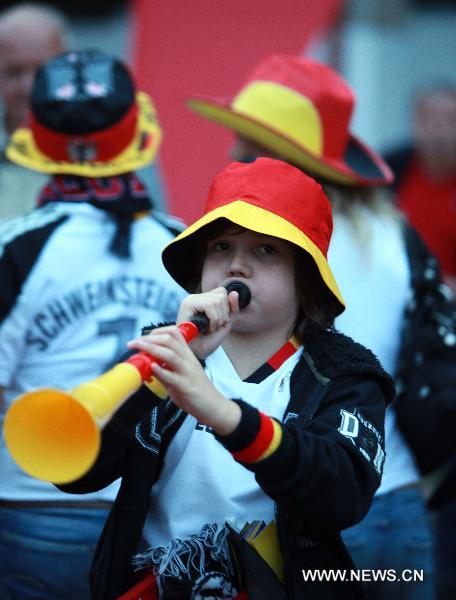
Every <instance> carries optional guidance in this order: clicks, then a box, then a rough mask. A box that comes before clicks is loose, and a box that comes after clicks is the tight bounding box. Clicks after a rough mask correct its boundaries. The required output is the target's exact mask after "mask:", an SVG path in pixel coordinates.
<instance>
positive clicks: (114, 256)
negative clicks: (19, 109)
mask: <svg viewBox="0 0 456 600" xmlns="http://www.w3.org/2000/svg"><path fill="white" fill-rule="evenodd" d="M30 102H31V104H30V115H29V119H28V122H27V123H26V124H24V125H23V126H20V127H19V128H18V129H17V130H16V131H15V132H14V133H13V135H12V137H11V140H10V144H9V146H8V148H7V155H8V158H9V159H10V160H11V161H14V162H16V163H17V164H19V165H21V166H22V167H23V168H24V170H25V169H35V170H37V171H40V172H42V173H45V174H47V178H48V184H47V185H45V186H44V188H43V190H42V191H41V193H40V195H39V197H38V198H37V204H38V207H37V208H35V209H33V210H32V211H31V212H30V213H28V214H27V215H23V216H20V217H17V218H14V219H10V220H8V221H7V222H5V223H4V224H2V225H0V280H1V282H2V285H1V287H0V387H1V390H0V396H1V398H0V399H1V401H2V402H1V415H2V418H3V415H4V413H5V412H6V410H7V409H8V407H9V406H10V405H11V404H12V403H13V402H14V400H15V399H16V398H17V397H19V396H21V395H22V394H23V393H24V392H27V391H30V390H35V389H39V388H57V389H63V390H71V389H72V388H74V387H75V386H76V385H78V384H80V383H83V382H85V381H89V380H92V379H94V378H95V377H97V376H98V375H100V374H101V373H103V372H104V371H106V370H107V369H109V368H110V367H111V366H112V365H113V364H114V363H115V362H116V361H117V360H118V359H119V357H120V355H121V354H122V353H123V352H124V347H125V343H126V341H127V340H128V339H130V338H131V337H132V336H134V335H135V334H136V333H138V332H139V331H140V328H141V326H142V324H143V323H144V322H147V321H149V320H150V319H151V318H152V319H154V320H157V321H163V320H167V321H169V320H171V319H174V318H175V316H176V314H177V309H178V306H179V303H180V300H181V298H182V296H183V290H182V289H181V288H180V287H179V286H178V285H177V284H176V283H175V282H174V281H173V280H172V279H171V277H170V276H169V275H168V273H167V272H166V271H165V269H164V267H163V265H162V264H161V260H160V256H161V250H162V248H163V247H164V246H165V245H166V244H167V243H168V242H169V241H170V240H172V239H173V237H174V235H175V234H176V233H177V231H178V230H179V229H181V228H182V227H181V224H180V223H178V222H177V221H176V220H173V219H171V218H169V217H167V216H165V215H161V214H158V213H156V212H155V211H154V210H153V203H152V201H151V199H150V198H149V196H148V193H147V191H146V190H145V188H144V186H143V185H142V182H141V181H140V179H139V178H138V177H137V176H136V174H135V170H136V169H138V168H140V167H143V166H145V165H147V164H149V163H150V162H151V161H153V160H154V158H155V156H156V153H157V151H158V148H159V146H160V142H161V137H162V133H161V129H160V125H159V123H158V120H157V115H156V112H155V109H154V107H153V104H152V101H151V99H150V98H149V97H148V96H147V95H146V94H144V93H143V92H139V91H137V90H136V88H135V85H134V81H133V79H132V76H131V74H130V71H129V70H128V68H127V67H126V66H125V65H124V63H123V62H121V61H119V60H117V59H114V58H113V57H111V56H109V55H106V54H105V53H103V52H100V51H97V50H80V51H77V52H76V51H72V52H68V53H65V54H61V55H58V56H57V57H55V58H54V59H52V60H50V61H48V62H47V63H45V65H44V66H42V67H41V68H40V69H39V70H38V71H37V74H36V78H35V83H34V86H33V89H32V94H31V101H30ZM0 477H1V481H2V488H1V492H0V596H1V597H2V598H21V600H32V599H33V600H37V599H41V600H51V599H55V600H57V599H58V600H61V598H67V599H68V600H70V599H71V600H81V599H82V598H88V597H89V588H88V569H89V565H90V562H91V558H92V555H93V551H94V548H95V545H96V542H97V540H98V538H99V536H100V533H101V530H102V528H103V526H104V523H105V520H106V516H107V514H108V512H109V509H110V507H111V505H112V502H113V500H114V498H115V495H116V492H117V490H118V483H116V482H114V483H113V484H112V485H111V486H109V487H106V488H105V489H101V488H104V487H105V486H103V485H100V487H99V488H97V490H94V493H93V494H91V495H88V496H78V497H73V498H71V497H69V496H68V495H67V494H64V493H62V492H60V491H59V490H58V489H57V488H55V487H54V486H53V485H52V484H51V483H48V482H45V481H39V480H37V479H33V478H32V477H29V476H28V475H26V473H25V472H23V471H22V470H21V469H20V468H19V467H18V466H17V465H16V463H15V462H14V461H13V459H12V457H11V456H10V455H9V453H8V451H7V448H6V446H5V441H4V439H3V438H2V441H1V445H0Z"/></svg>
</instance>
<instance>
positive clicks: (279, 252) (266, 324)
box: [201, 227, 298, 335]
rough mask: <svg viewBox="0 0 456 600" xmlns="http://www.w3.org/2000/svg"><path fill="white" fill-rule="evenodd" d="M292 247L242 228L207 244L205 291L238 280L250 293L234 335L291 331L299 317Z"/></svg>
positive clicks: (281, 241)
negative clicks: (249, 298)
mask: <svg viewBox="0 0 456 600" xmlns="http://www.w3.org/2000/svg"><path fill="white" fill-rule="evenodd" d="M294 255H295V253H294V250H293V246H292V245H291V244H289V243H288V242H286V241H284V240H281V239H279V238H276V237H273V236H268V235H263V234H261V233H256V232H254V231H251V230H249V229H243V228H239V227H232V228H227V229H226V230H225V231H224V232H222V233H221V234H219V235H217V237H215V238H213V239H211V240H210V241H208V242H207V249H206V257H205V260H204V263H203V271H202V278H201V289H202V291H203V292H206V291H208V290H211V289H213V288H215V287H219V286H226V285H227V284H228V283H229V282H230V281H232V280H234V279H236V280H240V281H243V282H245V283H246V284H247V285H248V286H249V288H250V291H251V292H252V300H251V302H250V304H249V306H248V307H247V308H246V309H244V310H243V311H241V312H240V313H239V314H237V315H236V317H235V319H234V322H233V327H232V331H242V332H252V333H259V332H265V331H271V333H272V332H273V331H281V332H286V331H288V332H289V335H291V333H292V332H293V328H294V326H295V322H296V317H297V313H298V295H297V290H296V284H295V260H294Z"/></svg>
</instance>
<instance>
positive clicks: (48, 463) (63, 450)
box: [3, 281, 251, 484]
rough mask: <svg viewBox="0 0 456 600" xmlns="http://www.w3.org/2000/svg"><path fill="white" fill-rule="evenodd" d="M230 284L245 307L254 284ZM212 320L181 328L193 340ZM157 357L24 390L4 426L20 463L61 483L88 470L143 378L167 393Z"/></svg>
mask: <svg viewBox="0 0 456 600" xmlns="http://www.w3.org/2000/svg"><path fill="white" fill-rule="evenodd" d="M226 289H227V291H228V293H229V292H232V291H236V292H238V294H239V307H240V308H241V309H242V308H245V307H246V306H247V305H248V304H249V302H250V298H251V295H250V290H249V288H248V287H247V286H246V285H245V284H244V283H242V282H241V281H232V282H230V283H229V284H228V285H227V286H226ZM208 325H209V320H208V318H207V317H206V315H205V314H204V313H197V314H196V315H195V316H194V317H193V318H192V319H191V320H190V321H186V322H185V323H181V324H180V325H179V329H180V331H181V333H182V335H183V336H184V338H185V340H186V341H187V342H190V341H191V340H192V339H193V338H195V337H196V336H197V335H198V334H199V333H203V332H204V331H205V330H206V329H207V327H208ZM154 362H155V359H154V357H153V356H151V355H150V354H147V353H146V352H137V353H136V354H133V355H132V356H130V358H128V359H127V360H126V361H124V362H121V363H118V364H117V365H115V366H114V367H113V368H112V369H110V370H109V371H107V372H106V373H104V374H102V375H100V377H97V378H96V379H93V380H92V381H89V382H86V383H82V384H81V385H78V386H77V387H76V388H74V389H73V390H71V391H70V392H65V391H61V390H56V389H51V388H43V389H39V390H36V391H33V392H28V393H26V394H23V395H22V396H20V397H19V398H18V399H17V400H16V401H15V402H14V403H13V404H12V405H11V407H10V408H9V410H8V411H7V413H6V415H5V422H4V427H3V432H4V437H5V442H6V446H7V447H8V450H9V452H10V454H11V455H12V457H13V458H14V460H15V461H16V463H17V464H18V465H19V466H20V467H21V468H22V469H23V470H24V471H25V472H26V473H28V474H29V475H31V476H32V477H35V478H36V479H42V480H44V481H50V482H52V483H56V484H62V483H69V482H71V481H74V480H76V479H78V478H79V477H81V476H82V475H84V473H86V472H87V471H88V470H89V469H90V467H91V466H92V465H93V463H94V462H95V460H96V458H97V456H98V453H99V450H100V439H101V436H100V430H101V429H102V428H103V426H104V425H105V424H106V423H107V422H108V421H109V419H110V418H111V417H112V415H113V414H114V412H115V411H116V410H117V409H118V408H119V407H120V406H121V405H122V404H123V403H124V402H125V400H127V399H128V398H129V397H130V396H131V395H132V394H133V393H134V392H136V391H137V390H138V389H139V388H140V387H141V385H142V383H143V382H145V383H146V385H148V386H149V387H151V388H152V389H153V390H154V391H156V392H157V394H158V395H160V396H162V397H165V396H166V391H165V390H164V388H163V386H162V385H161V383H160V382H159V381H158V380H157V379H156V378H154V377H153V376H152V370H151V365H152V364H153V363H154Z"/></svg>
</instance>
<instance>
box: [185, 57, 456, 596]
mask: <svg viewBox="0 0 456 600" xmlns="http://www.w3.org/2000/svg"><path fill="white" fill-rule="evenodd" d="M189 107H190V108H191V109H193V110H194V111H196V112H197V113H198V114H200V115H202V116H204V117H205V118H208V119H210V120H212V121H214V122H216V123H218V124H220V125H222V126H224V127H226V128H228V129H230V130H231V131H233V132H234V133H235V134H236V136H237V137H236V141H235V144H234V146H233V148H232V151H231V157H232V158H233V159H236V160H244V161H249V160H255V158H256V157H257V156H271V157H276V158H280V159H282V160H286V161H287V162H289V163H291V164H293V165H295V166H297V167H299V168H300V169H302V170H303V171H304V172H305V173H308V174H311V175H312V176H314V177H315V178H316V179H317V180H318V181H319V182H321V183H322V185H323V187H324V189H325V191H326V193H327V195H328V197H329V199H330V201H331V204H332V207H333V214H334V233H333V241H332V245H331V250H330V252H329V256H328V260H329V263H330V265H331V268H332V269H333V270H334V273H335V276H336V277H337V280H338V281H339V283H340V286H341V290H342V293H343V295H344V296H345V297H346V299H347V309H346V311H345V312H344V313H343V314H342V315H341V316H340V317H338V318H337V319H336V321H335V325H336V328H337V329H338V330H340V331H341V332H343V333H345V334H347V335H349V336H351V337H352V338H353V339H354V340H356V341H357V342H360V343H362V344H363V345H365V346H366V347H368V348H371V349H372V350H373V352H374V354H376V356H377V357H378V358H379V359H380V361H381V364H382V365H383V367H384V368H385V370H386V371H387V372H388V373H389V374H390V375H392V376H394V377H395V379H396V385H397V391H398V393H397V397H396V399H395V401H394V402H393V403H392V406H391V407H389V408H388V409H387V414H386V422H385V447H386V460H385V467H384V471H383V478H382V483H381V486H380V488H379V489H378V490H377V493H376V495H375V497H374V500H373V503H372V507H371V509H370V511H369V513H368V515H367V516H366V518H365V519H364V520H363V521H362V522H361V523H360V524H358V525H356V526H355V527H354V528H351V529H348V530H347V531H345V532H344V535H343V537H344V541H345V543H346V544H347V547H348V549H349V550H350V552H351V554H352V557H353V559H354V561H355V564H356V565H357V566H358V568H364V569H388V568H390V569H395V572H396V573H397V574H400V573H401V571H402V570H403V569H418V570H423V572H424V581H423V582H420V581H415V582H407V583H405V582H403V581H402V582H400V581H396V582H388V583H382V582H374V581H371V582H370V583H366V587H367V588H368V590H369V594H370V596H371V597H374V594H375V598H389V599H390V600H391V599H393V598H398V599H399V598H406V597H407V598H414V599H415V598H422V599H423V600H425V599H426V600H428V599H429V598H431V597H432V583H433V582H432V579H433V568H432V547H431V546H432V544H431V542H432V540H431V533H430V528H429V525H428V519H427V514H426V510H425V504H424V501H423V498H422V494H421V491H420V489H419V482H420V473H419V469H421V470H422V471H423V472H425V473H430V472H431V471H433V470H435V469H437V468H438V467H441V466H442V465H443V464H445V463H446V462H447V461H448V460H449V458H451V456H452V455H454V427H455V401H454V399H455V397H456V394H455V389H456V377H455V371H454V363H455V360H456V344H455V341H456V337H455V335H454V331H455V324H456V318H455V310H454V306H455V305H454V298H453V297H452V295H451V292H450V291H449V290H448V288H446V287H445V286H443V285H442V284H441V280H440V276H439V271H438V265H437V263H436V260H435V258H434V257H433V256H432V255H430V254H429V252H428V251H427V250H426V248H425V247H424V246H423V244H422V243H421V241H420V239H419V238H418V236H417V235H416V233H415V232H414V230H413V229H411V228H410V227H409V226H408V225H407V224H406V222H405V221H404V220H403V219H402V218H401V215H400V213H399V212H398V211H397V210H396V209H395V208H394V207H393V206H392V203H391V199H390V196H389V194H388V192H387V185H388V184H390V183H391V181H392V179H393V176H392V173H391V170H390V169H389V167H388V165H387V164H386V163H385V162H384V161H383V160H382V158H381V157H380V156H379V155H377V154H376V153H375V152H374V151H373V150H372V149H371V148H369V147H368V146H366V145H365V144H364V143H363V142H361V141H360V140H359V139H357V138H356V137H355V136H354V135H353V134H352V133H351V132H350V121H351V117H352V112H353V110H354V108H355V96H354V93H353V91H352V90H351V88H350V87H349V86H348V84H347V83H346V82H345V81H344V80H343V78H342V77H341V76H340V75H339V74H338V73H336V72H335V71H334V70H333V69H331V68H330V67H328V66H327V65H324V64H322V63H319V62H316V61H313V60H310V59H307V58H302V57H294V56H283V55H273V56H270V57H268V58H267V59H265V60H264V61H263V62H262V63H261V64H260V65H258V66H257V68H255V69H254V71H253V72H252V73H251V74H250V76H249V77H248V78H247V81H246V82H245V84H244V85H243V86H242V87H241V89H240V90H239V91H238V93H237V94H236V95H235V96H234V98H232V99H226V100H221V99H217V98H212V97H207V96H193V97H191V98H190V99H189ZM417 367H419V368H417ZM399 576H400V575H399Z"/></svg>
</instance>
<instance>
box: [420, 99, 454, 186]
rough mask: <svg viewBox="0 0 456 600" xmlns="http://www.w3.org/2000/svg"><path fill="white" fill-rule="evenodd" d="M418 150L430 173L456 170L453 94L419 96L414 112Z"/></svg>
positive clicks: (450, 173)
mask: <svg viewBox="0 0 456 600" xmlns="http://www.w3.org/2000/svg"><path fill="white" fill-rule="evenodd" d="M415 136H416V140H417V146H418V151H419V152H420V154H421V156H422V158H423V160H424V161H425V163H426V164H427V166H428V167H429V169H430V171H431V172H435V173H436V174H438V173H442V174H446V173H447V174H449V175H450V176H452V175H454V172H455V170H456V92H453V93H450V92H441V93H438V94H434V95H430V96H423V97H422V98H421V100H420V101H419V102H418V105H417V109H416V122H415Z"/></svg>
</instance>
